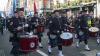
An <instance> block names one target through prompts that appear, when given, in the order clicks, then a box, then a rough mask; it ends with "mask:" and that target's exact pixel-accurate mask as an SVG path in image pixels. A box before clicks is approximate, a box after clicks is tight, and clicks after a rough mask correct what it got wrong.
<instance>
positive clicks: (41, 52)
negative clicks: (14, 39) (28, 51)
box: [37, 50, 48, 56]
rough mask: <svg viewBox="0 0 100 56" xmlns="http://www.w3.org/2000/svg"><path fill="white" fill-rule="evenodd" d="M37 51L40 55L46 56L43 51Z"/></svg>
mask: <svg viewBox="0 0 100 56" xmlns="http://www.w3.org/2000/svg"><path fill="white" fill-rule="evenodd" d="M37 52H38V53H40V54H41V55H42V56H48V55H47V54H46V53H44V52H43V51H41V50H37Z"/></svg>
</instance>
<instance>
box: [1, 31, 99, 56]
mask: <svg viewBox="0 0 100 56" xmlns="http://www.w3.org/2000/svg"><path fill="white" fill-rule="evenodd" d="M43 34H44V36H43V38H42V40H43V41H42V44H43V48H38V49H37V51H36V52H31V53H29V54H27V55H21V56H57V54H58V52H57V47H55V48H53V50H52V54H51V55H48V50H47V41H48V37H47V36H46V33H43ZM9 36H10V33H9V32H8V31H6V30H5V31H4V35H1V34H0V56H12V55H11V54H10V51H11V48H12V45H11V43H10V42H9ZM75 43H76V39H75V40H74V43H73V45H72V46H68V47H63V54H64V55H65V56H96V53H98V52H100V46H97V44H96V39H95V38H90V39H89V47H90V48H91V51H86V50H84V43H81V44H80V47H79V48H76V46H75Z"/></svg>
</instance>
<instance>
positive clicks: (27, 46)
mask: <svg viewBox="0 0 100 56" xmlns="http://www.w3.org/2000/svg"><path fill="white" fill-rule="evenodd" d="M19 43H20V50H21V51H24V52H31V51H32V52H33V51H35V50H36V49H37V47H38V37H37V35H31V36H29V35H21V36H20V41H19Z"/></svg>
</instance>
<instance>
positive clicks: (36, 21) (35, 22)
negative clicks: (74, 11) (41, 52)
mask: <svg viewBox="0 0 100 56" xmlns="http://www.w3.org/2000/svg"><path fill="white" fill-rule="evenodd" d="M40 23H41V21H40V18H39V17H38V13H37V12H35V13H34V17H32V18H31V21H30V24H31V30H32V31H33V32H34V34H37V35H38V37H39V47H40V48H43V46H42V44H41V37H42V33H41V32H37V27H38V26H39V25H40Z"/></svg>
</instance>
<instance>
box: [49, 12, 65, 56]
mask: <svg viewBox="0 0 100 56" xmlns="http://www.w3.org/2000/svg"><path fill="white" fill-rule="evenodd" d="M54 14H55V16H54V17H51V18H50V20H49V34H48V36H49V46H48V52H49V54H51V52H52V51H51V48H52V47H55V46H54V45H56V46H58V50H59V54H58V56H64V55H63V54H62V39H61V38H60V35H61V33H62V31H63V30H64V29H66V17H61V15H60V14H59V11H54ZM53 39H55V40H53ZM53 41H54V42H53ZM54 43H55V44H54ZM53 44H54V45H53Z"/></svg>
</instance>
